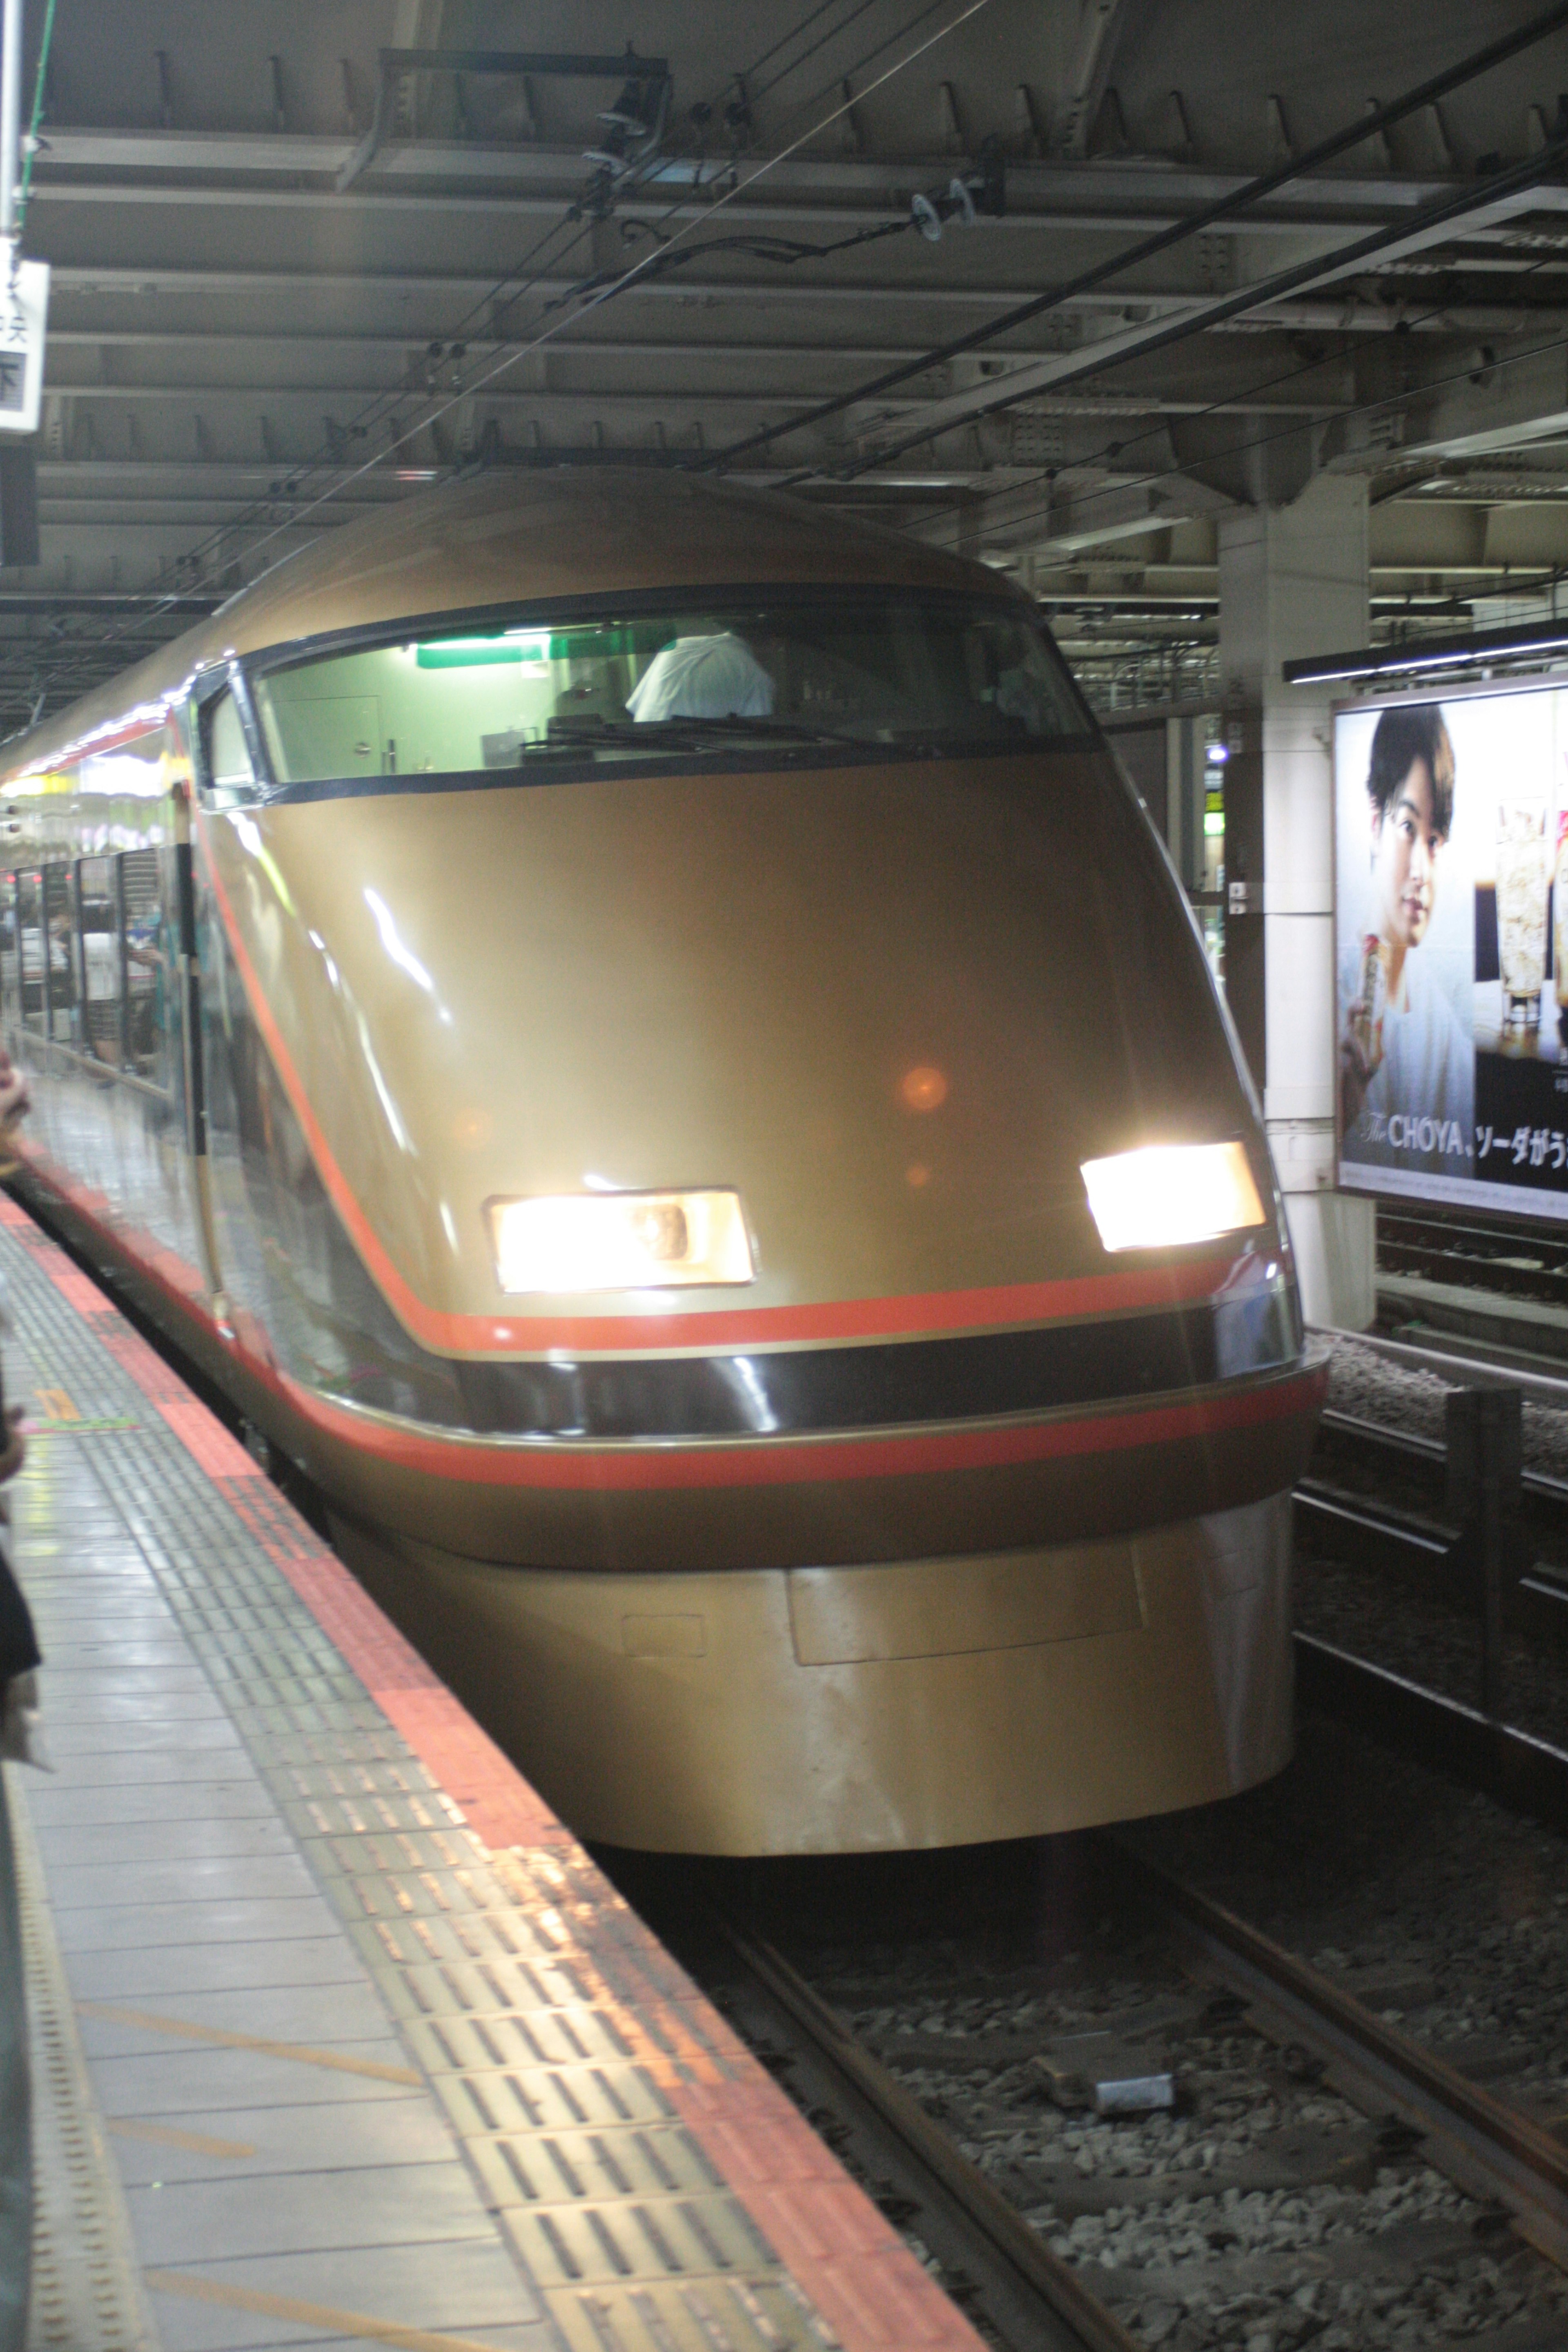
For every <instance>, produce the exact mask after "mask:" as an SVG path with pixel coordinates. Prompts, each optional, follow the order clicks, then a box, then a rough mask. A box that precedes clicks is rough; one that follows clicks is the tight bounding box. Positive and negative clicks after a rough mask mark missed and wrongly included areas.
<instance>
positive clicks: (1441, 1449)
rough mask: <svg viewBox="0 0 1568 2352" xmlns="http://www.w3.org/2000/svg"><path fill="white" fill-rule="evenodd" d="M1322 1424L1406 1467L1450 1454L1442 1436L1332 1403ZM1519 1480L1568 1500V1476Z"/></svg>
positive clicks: (1538, 1497)
mask: <svg viewBox="0 0 1568 2352" xmlns="http://www.w3.org/2000/svg"><path fill="white" fill-rule="evenodd" d="M1484 1369H1486V1368H1485V1367H1482V1366H1473V1367H1472V1366H1467V1367H1466V1370H1484ZM1495 1379H1496V1385H1497V1386H1499V1387H1512V1386H1514V1385H1515V1383H1514V1382H1513V1381H1511V1380H1510V1378H1509V1376H1508V1374H1507V1373H1505V1372H1497V1373H1496V1375H1495ZM1320 1426H1321V1428H1322V1429H1324V1430H1326V1431H1327V1432H1328V1433H1329V1435H1330V1436H1331V1437H1343V1438H1348V1439H1350V1440H1351V1442H1352V1444H1355V1445H1358V1446H1361V1447H1363V1449H1364V1450H1365V1451H1366V1452H1367V1453H1369V1454H1383V1455H1384V1456H1385V1457H1391V1458H1393V1459H1394V1460H1395V1461H1399V1462H1402V1463H1403V1464H1404V1465H1405V1466H1406V1467H1410V1466H1414V1465H1422V1466H1426V1465H1436V1464H1439V1463H1442V1464H1446V1463H1447V1458H1448V1449H1447V1446H1446V1445H1445V1444H1443V1442H1442V1440H1441V1438H1437V1437H1418V1436H1417V1435H1416V1434H1415V1432H1414V1431H1413V1430H1405V1429H1385V1428H1384V1425H1383V1423H1381V1422H1376V1421H1363V1419H1362V1418H1361V1416H1360V1415H1359V1414H1357V1413H1353V1412H1338V1411H1336V1410H1335V1409H1334V1408H1333V1407H1330V1409H1329V1410H1328V1411H1327V1412H1325V1413H1324V1414H1323V1415H1322V1417H1321V1423H1320ZM1304 1483H1311V1482H1304ZM1520 1484H1521V1486H1522V1488H1523V1490H1524V1492H1525V1494H1527V1495H1529V1496H1531V1497H1532V1498H1533V1499H1534V1500H1535V1501H1537V1502H1542V1503H1550V1504H1552V1505H1553V1506H1554V1507H1561V1506H1563V1504H1568V1478H1552V1477H1550V1476H1548V1475H1547V1473H1546V1472H1545V1471H1544V1470H1526V1471H1524V1472H1523V1473H1522V1475H1521V1480H1520Z"/></svg>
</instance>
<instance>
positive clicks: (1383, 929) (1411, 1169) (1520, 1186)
mask: <svg viewBox="0 0 1568 2352" xmlns="http://www.w3.org/2000/svg"><path fill="white" fill-rule="evenodd" d="M1334 806H1335V900H1334V903H1335V981H1336V1005H1335V1013H1336V1031H1335V1035H1336V1050H1337V1057H1338V1088H1339V1130H1340V1168H1339V1172H1340V1181H1341V1183H1342V1185H1345V1186H1347V1187H1350V1188H1352V1189H1353V1190H1355V1191H1360V1192H1385V1193H1400V1194H1404V1195H1405V1196H1407V1197H1414V1198H1415V1199H1418V1200H1428V1201H1444V1202H1455V1203H1458V1204H1460V1205H1469V1206H1471V1207H1475V1208H1486V1209H1493V1210H1497V1209H1501V1210H1505V1211H1508V1212H1509V1213H1511V1214H1513V1215H1515V1216H1539V1217H1560V1218H1563V1219H1564V1220H1568V685H1557V684H1555V683H1552V682H1551V681H1548V682H1545V683H1536V682H1533V681H1532V682H1531V684H1530V685H1529V686H1524V687H1519V688H1503V689H1498V690H1496V691H1481V692H1467V693H1462V694H1456V695H1452V696H1445V697H1441V698H1429V699H1416V698H1414V697H1409V698H1401V699H1399V700H1397V701H1395V700H1388V701H1380V702H1376V703H1367V704H1363V705H1361V706H1360V707H1358V708H1356V709H1343V710H1341V711H1339V712H1337V713H1336V716H1335V719H1334Z"/></svg>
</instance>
